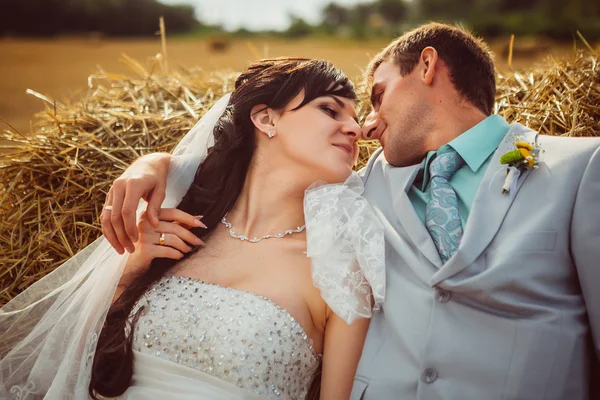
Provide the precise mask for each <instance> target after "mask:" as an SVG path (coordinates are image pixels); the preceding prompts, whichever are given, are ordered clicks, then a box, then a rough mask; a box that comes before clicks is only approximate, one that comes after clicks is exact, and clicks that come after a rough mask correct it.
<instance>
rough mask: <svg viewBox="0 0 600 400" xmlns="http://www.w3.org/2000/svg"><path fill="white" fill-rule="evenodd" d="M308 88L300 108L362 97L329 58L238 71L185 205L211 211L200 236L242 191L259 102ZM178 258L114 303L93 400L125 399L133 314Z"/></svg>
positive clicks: (279, 61) (280, 102) (99, 352)
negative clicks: (317, 101)
mask: <svg viewBox="0 0 600 400" xmlns="http://www.w3.org/2000/svg"><path fill="white" fill-rule="evenodd" d="M302 91H304V100H303V101H302V103H301V104H300V105H299V106H298V107H296V109H298V108H301V107H303V106H304V105H305V104H306V103H308V102H310V101H312V100H314V99H315V98H317V97H321V96H325V95H336V96H340V97H344V98H349V99H352V100H356V93H355V91H354V86H353V85H352V82H351V81H350V80H349V79H348V77H347V76H346V75H345V74H344V73H343V72H342V71H340V70H339V69H337V68H335V67H334V66H333V65H332V64H331V63H330V62H328V61H323V60H311V59H305V58H275V59H265V60H260V61H257V62H255V63H253V64H251V65H250V66H249V67H248V68H247V69H246V71H244V72H243V73H242V74H241V75H240V76H239V77H238V79H237V80H236V82H235V89H234V91H233V93H232V95H231V99H230V100H229V105H228V107H227V109H226V111H225V112H224V113H223V116H222V117H221V118H220V119H219V121H218V123H217V124H216V126H215V130H214V135H215V144H214V146H213V147H212V148H211V149H210V150H209V151H208V156H207V157H206V159H205V160H204V162H203V163H202V165H201V166H200V167H199V168H198V171H197V172H196V176H195V178H194V182H193V183H192V185H191V186H190V188H189V190H188V192H187V193H186V194H185V196H184V197H183V199H182V200H181V203H179V205H178V206H177V208H179V209H181V210H183V211H185V212H187V213H190V214H192V215H204V218H203V219H202V221H203V222H204V223H205V224H206V226H207V227H208V229H200V228H195V229H192V232H193V233H195V234H196V235H197V236H199V237H201V238H202V239H204V240H206V239H207V238H208V236H209V235H210V234H211V233H212V232H213V230H214V229H215V227H216V225H217V224H218V223H219V221H220V220H221V219H222V218H223V216H224V215H225V214H226V213H227V212H228V211H229V210H230V209H231V207H233V205H234V204H235V202H236V200H237V198H238V196H239V195H240V192H241V190H242V186H243V184H244V181H245V179H246V173H247V171H248V167H249V165H250V161H251V159H252V156H253V155H254V149H255V134H254V125H253V123H252V121H251V119H250V113H251V110H252V108H253V107H254V106H255V105H258V104H265V105H267V106H268V107H270V108H273V109H276V110H280V109H283V108H284V107H285V106H286V105H287V104H288V103H289V102H290V101H291V100H292V99H293V98H294V97H296V96H297V95H298V94H300V93H301V92H302ZM189 255H190V254H188V255H186V257H187V256H189ZM176 262H177V261H176V260H172V259H166V258H162V259H158V258H157V259H154V260H153V261H152V263H151V265H150V268H148V270H147V271H146V272H145V273H143V274H142V275H140V276H139V277H136V279H135V280H134V281H133V283H131V284H130V285H129V286H128V287H127V288H126V289H125V290H124V291H123V293H122V294H121V295H120V296H119V298H118V299H117V300H116V301H115V302H114V303H113V305H112V306H111V308H110V309H109V311H108V315H107V317H106V321H105V323H104V327H103V328H102V332H101V334H100V337H99V339H98V345H97V348H96V353H95V356H94V363H93V366H92V376H91V382H90V386H89V394H90V396H91V397H92V398H93V399H95V400H98V397H97V396H98V395H100V396H105V397H117V396H119V395H121V394H123V393H124V392H125V391H126V390H127V388H128V387H129V386H130V384H131V379H132V376H133V349H132V342H133V331H134V326H135V323H136V321H137V317H138V316H139V311H138V312H137V313H136V315H134V316H132V315H130V314H131V312H132V309H133V307H134V305H135V303H136V302H137V301H138V299H139V298H140V297H141V296H142V295H143V294H144V293H145V292H146V291H147V290H148V289H149V288H150V286H151V285H152V284H154V283H155V282H157V281H158V280H159V279H160V278H161V277H163V276H164V275H165V273H166V272H167V271H168V270H169V269H170V268H172V267H173V266H174V265H175V263H176ZM140 311H141V310H140Z"/></svg>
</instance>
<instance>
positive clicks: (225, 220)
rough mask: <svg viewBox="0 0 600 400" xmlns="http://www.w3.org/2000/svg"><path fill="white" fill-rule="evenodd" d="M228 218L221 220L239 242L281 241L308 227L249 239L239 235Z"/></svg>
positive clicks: (230, 234)
mask: <svg viewBox="0 0 600 400" xmlns="http://www.w3.org/2000/svg"><path fill="white" fill-rule="evenodd" d="M226 217H227V214H225V216H224V217H223V219H222V220H221V223H222V224H223V225H225V227H227V228H229V236H231V237H232V238H234V239H239V240H242V241H248V242H250V243H258V242H260V241H261V240H263V239H270V238H279V239H281V238H282V237H284V236H285V235H291V234H292V233H300V232H302V231H303V230H304V229H305V228H306V225H302V226H299V227H297V228H296V229H287V230H285V231H283V232H282V233H275V234H272V235H264V236H261V237H254V238H253V239H249V238H248V236H244V235H237V234H236V233H235V232H234V231H233V228H232V226H231V223H229V222H227V219H226Z"/></svg>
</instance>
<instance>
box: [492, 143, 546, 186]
mask: <svg viewBox="0 0 600 400" xmlns="http://www.w3.org/2000/svg"><path fill="white" fill-rule="evenodd" d="M510 143H511V144H512V146H513V147H514V149H513V150H510V151H508V152H506V153H504V154H503V155H502V157H500V164H503V165H506V179H504V185H502V194H504V195H509V194H510V195H512V194H514V193H515V189H516V186H517V181H518V179H519V176H521V174H522V173H523V172H525V171H527V170H528V169H537V168H539V167H538V164H539V156H540V152H541V145H540V144H539V143H538V142H537V140H536V141H535V142H528V141H526V139H525V138H524V137H523V136H514V137H513V138H512V141H511V142H510Z"/></svg>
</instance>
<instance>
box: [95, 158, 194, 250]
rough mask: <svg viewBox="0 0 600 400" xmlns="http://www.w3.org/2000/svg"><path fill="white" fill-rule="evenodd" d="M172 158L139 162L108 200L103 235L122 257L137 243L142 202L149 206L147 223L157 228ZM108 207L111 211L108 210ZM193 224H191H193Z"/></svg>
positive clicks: (113, 188) (127, 172)
mask: <svg viewBox="0 0 600 400" xmlns="http://www.w3.org/2000/svg"><path fill="white" fill-rule="evenodd" d="M169 163H170V155H169V154H163V153H155V154H148V155H146V156H143V157H141V158H139V159H137V160H136V161H135V162H134V163H133V164H131V165H130V166H129V168H127V169H126V170H125V172H124V173H123V174H122V175H121V176H120V177H118V178H117V179H116V180H115V182H114V183H113V185H112V186H111V188H110V191H109V192H108V196H106V201H105V203H104V207H103V209H102V214H101V215H100V222H101V224H102V233H103V234H104V236H105V237H106V239H107V240H108V242H109V243H110V244H111V245H112V246H113V247H114V248H115V250H116V251H117V252H118V253H119V254H123V253H124V251H125V249H127V251H128V252H130V253H133V251H134V246H133V243H135V242H137V240H138V229H137V227H136V210H137V207H138V204H139V202H140V199H142V198H143V199H145V200H146V201H147V202H148V208H147V210H148V220H149V222H150V223H151V224H152V225H153V226H154V227H156V226H157V225H158V222H159V221H158V210H159V209H160V206H161V204H162V202H163V200H164V199H165V189H166V186H167V174H168V173H169ZM107 206H110V207H112V209H110V210H108V209H106V207H107ZM190 223H191V222H190Z"/></svg>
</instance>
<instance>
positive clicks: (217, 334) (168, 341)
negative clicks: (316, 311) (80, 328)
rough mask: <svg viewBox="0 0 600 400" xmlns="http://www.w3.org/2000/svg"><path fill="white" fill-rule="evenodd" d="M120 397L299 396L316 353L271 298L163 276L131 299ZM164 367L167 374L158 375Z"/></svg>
mask: <svg viewBox="0 0 600 400" xmlns="http://www.w3.org/2000/svg"><path fill="white" fill-rule="evenodd" d="M140 308H143V310H142V311H141V315H140V318H139V320H138V322H137V324H136V325H135V330H134V334H133V349H134V377H133V382H132V386H131V387H130V388H129V389H128V390H127V392H126V393H125V394H124V395H123V396H122V397H121V398H126V399H165V398H176V399H182V398H183V399H188V398H189V399H198V398H210V399H221V398H222V399H234V398H254V397H263V398H276V399H283V400H296V399H304V398H305V397H306V394H307V391H308V389H309V387H310V383H311V382H312V380H313V378H314V376H315V374H316V372H317V370H318V368H319V364H320V359H321V356H320V355H319V354H317V353H316V352H315V350H314V348H313V346H312V342H311V339H310V338H309V337H308V336H307V335H306V333H305V332H304V330H303V329H302V327H301V326H300V324H298V322H296V320H295V319H294V318H293V317H292V316H291V315H290V313H289V312H287V311H286V310H285V309H283V308H281V307H279V306H278V305H277V304H275V303H274V302H272V301H271V300H269V299H267V298H265V297H262V296H259V295H256V294H253V293H250V292H246V291H242V290H236V289H230V288H225V287H222V286H218V285H215V284H211V283H206V282H203V281H199V280H195V279H191V278H187V277H164V278H162V279H161V280H160V281H159V282H157V283H156V284H155V285H153V286H152V287H151V289H150V290H149V291H148V292H147V293H146V294H145V295H144V296H143V297H142V298H141V299H140V301H138V303H137V304H136V306H135V307H134V309H133V311H132V314H133V313H135V312H136V311H137V310H139V309H140ZM165 374H168V378H167V377H166V376H165Z"/></svg>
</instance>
